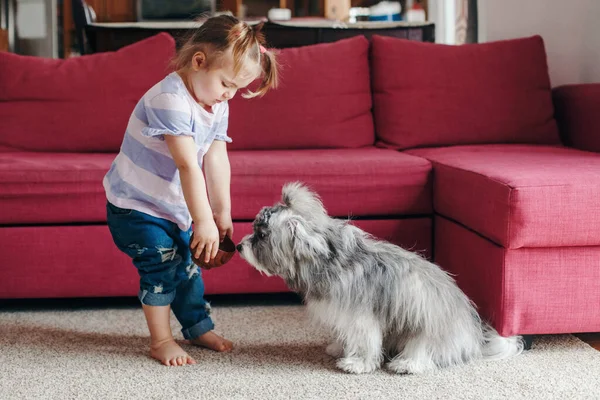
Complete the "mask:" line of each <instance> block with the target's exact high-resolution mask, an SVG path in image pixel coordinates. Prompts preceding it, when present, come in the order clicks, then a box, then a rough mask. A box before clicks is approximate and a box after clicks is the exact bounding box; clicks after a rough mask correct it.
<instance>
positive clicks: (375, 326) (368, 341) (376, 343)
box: [337, 316, 383, 374]
mask: <svg viewBox="0 0 600 400" xmlns="http://www.w3.org/2000/svg"><path fill="white" fill-rule="evenodd" d="M337 330H338V333H340V335H339V336H340V339H342V343H343V350H344V354H343V355H344V356H343V358H340V359H339V360H338V362H337V367H338V368H340V369H342V370H344V371H346V372H350V373H353V374H362V373H368V372H373V371H375V370H376V369H377V368H379V366H380V365H381V361H382V359H383V355H382V351H381V343H382V339H383V336H382V332H381V328H380V326H379V323H378V321H376V320H375V318H373V316H363V317H354V318H352V320H351V321H348V324H347V325H346V326H338V327H337Z"/></svg>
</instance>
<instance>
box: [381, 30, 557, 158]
mask: <svg viewBox="0 0 600 400" xmlns="http://www.w3.org/2000/svg"><path fill="white" fill-rule="evenodd" d="M371 73H372V79H373V81H372V82H373V110H374V117H375V131H376V133H377V140H378V145H381V146H384V147H390V148H396V149H407V148H413V147H427V146H445V145H459V144H485V143H530V144H557V143H559V135H558V130H557V126H556V121H555V120H554V118H553V105H552V92H551V86H550V78H549V76H548V66H547V63H546V52H545V49H544V43H543V41H542V38H541V37H540V36H534V37H529V38H522V39H516V40H506V41H499V42H491V43H481V44H468V45H463V46H448V45H442V44H433V43H422V42H416V41H409V40H401V39H396V38H390V37H383V36H374V37H373V39H372V45H371Z"/></svg>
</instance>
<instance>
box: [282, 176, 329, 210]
mask: <svg viewBox="0 0 600 400" xmlns="http://www.w3.org/2000/svg"><path fill="white" fill-rule="evenodd" d="M281 200H282V202H283V204H285V205H286V206H287V207H289V208H291V209H292V210H294V211H295V212H297V213H298V214H300V215H302V216H304V217H305V218H308V219H319V218H322V217H326V216H327V211H326V210H325V207H323V203H322V202H321V199H320V198H319V195H317V194H316V193H314V192H312V191H310V190H309V189H308V188H307V187H306V186H305V185H303V184H302V183H300V182H291V183H286V184H285V185H284V186H283V189H282V191H281Z"/></svg>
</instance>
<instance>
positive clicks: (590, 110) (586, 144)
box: [554, 83, 600, 152]
mask: <svg viewBox="0 0 600 400" xmlns="http://www.w3.org/2000/svg"><path fill="white" fill-rule="evenodd" d="M554 106H555V107H556V119H557V120H558V124H559V126H560V130H561V133H562V134H563V140H564V141H565V143H566V144H567V145H569V146H573V147H575V148H577V149H581V150H589V151H595V152H600V118H598V110H600V83H597V84H587V85H567V86H561V87H559V88H556V89H554Z"/></svg>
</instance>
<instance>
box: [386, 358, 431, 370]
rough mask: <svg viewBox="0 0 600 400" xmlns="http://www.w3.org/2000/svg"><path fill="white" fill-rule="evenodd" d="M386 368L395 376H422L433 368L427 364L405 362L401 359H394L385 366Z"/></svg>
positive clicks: (413, 361) (411, 361)
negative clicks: (395, 374)
mask: <svg viewBox="0 0 600 400" xmlns="http://www.w3.org/2000/svg"><path fill="white" fill-rule="evenodd" d="M387 368H388V369H389V370H390V371H392V372H395V373H397V374H422V373H424V372H431V371H433V370H435V367H434V366H433V365H431V364H428V363H421V362H418V361H415V360H406V359H403V358H395V359H393V360H392V361H390V363H389V364H388V365H387Z"/></svg>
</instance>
